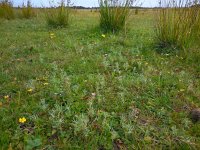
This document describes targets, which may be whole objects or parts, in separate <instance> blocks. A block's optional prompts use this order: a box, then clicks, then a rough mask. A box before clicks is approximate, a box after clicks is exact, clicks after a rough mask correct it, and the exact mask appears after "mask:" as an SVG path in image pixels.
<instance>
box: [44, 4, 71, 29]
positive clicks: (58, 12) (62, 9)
mask: <svg viewBox="0 0 200 150" xmlns="http://www.w3.org/2000/svg"><path fill="white" fill-rule="evenodd" d="M69 19H70V0H67V1H66V3H65V0H61V3H60V5H59V7H55V8H53V9H47V10H46V21H47V24H48V26H50V27H53V28H58V27H67V26H68V25H69Z"/></svg>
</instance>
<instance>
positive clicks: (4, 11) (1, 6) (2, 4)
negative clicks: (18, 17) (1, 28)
mask: <svg viewBox="0 0 200 150" xmlns="http://www.w3.org/2000/svg"><path fill="white" fill-rule="evenodd" d="M0 18H4V19H8V20H10V19H14V18H15V15H14V10H13V4H12V2H11V1H9V0H2V1H0Z"/></svg>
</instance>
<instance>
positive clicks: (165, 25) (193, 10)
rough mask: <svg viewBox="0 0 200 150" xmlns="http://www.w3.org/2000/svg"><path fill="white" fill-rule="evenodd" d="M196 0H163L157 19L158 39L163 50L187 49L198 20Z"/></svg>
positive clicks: (160, 48)
mask: <svg viewBox="0 0 200 150" xmlns="http://www.w3.org/2000/svg"><path fill="white" fill-rule="evenodd" d="M195 4H197V1H196V0H179V1H174V0H161V1H160V8H159V9H158V17H157V20H156V41H157V45H158V47H159V50H161V51H162V52H163V51H164V52H168V51H169V50H170V51H177V50H180V49H185V48H186V47H188V46H189V43H190V41H191V35H192V31H193V29H194V26H195V25H196V22H197V18H198V15H197V11H198V9H197V7H191V6H193V5H195Z"/></svg>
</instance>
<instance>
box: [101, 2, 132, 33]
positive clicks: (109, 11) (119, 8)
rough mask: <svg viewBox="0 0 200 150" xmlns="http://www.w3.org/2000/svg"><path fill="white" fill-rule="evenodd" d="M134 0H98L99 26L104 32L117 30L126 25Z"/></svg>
mask: <svg viewBox="0 0 200 150" xmlns="http://www.w3.org/2000/svg"><path fill="white" fill-rule="evenodd" d="M134 2H135V0H99V5H100V27H101V28H102V29H103V30H104V31H105V32H113V33H114V32H118V31H120V30H122V29H123V28H124V27H125V26H126V21H127V19H128V16H129V13H130V7H131V6H132V5H133V4H134Z"/></svg>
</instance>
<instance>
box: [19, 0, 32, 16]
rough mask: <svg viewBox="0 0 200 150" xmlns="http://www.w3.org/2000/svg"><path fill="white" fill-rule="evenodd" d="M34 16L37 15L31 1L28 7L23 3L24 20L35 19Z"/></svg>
mask: <svg viewBox="0 0 200 150" xmlns="http://www.w3.org/2000/svg"><path fill="white" fill-rule="evenodd" d="M34 15H35V13H34V11H33V8H32V5H31V0H28V1H27V4H26V5H25V4H24V3H23V6H22V18H26V19H30V18H32V17H34Z"/></svg>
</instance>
